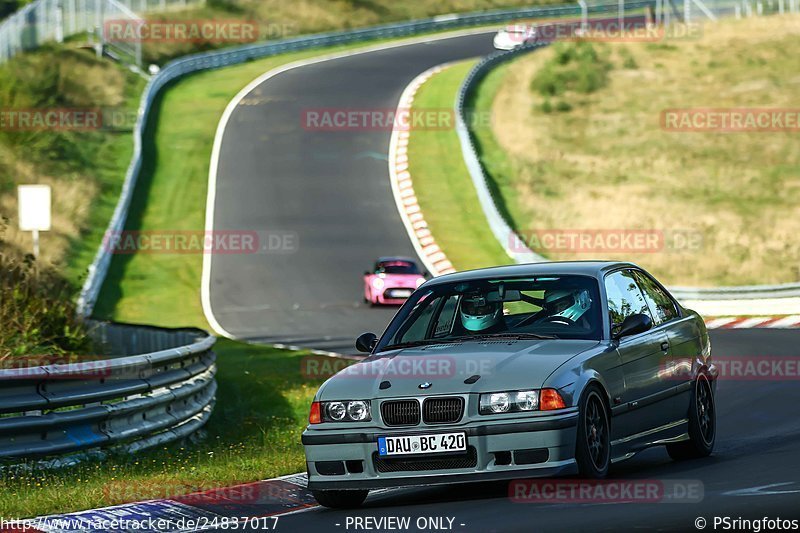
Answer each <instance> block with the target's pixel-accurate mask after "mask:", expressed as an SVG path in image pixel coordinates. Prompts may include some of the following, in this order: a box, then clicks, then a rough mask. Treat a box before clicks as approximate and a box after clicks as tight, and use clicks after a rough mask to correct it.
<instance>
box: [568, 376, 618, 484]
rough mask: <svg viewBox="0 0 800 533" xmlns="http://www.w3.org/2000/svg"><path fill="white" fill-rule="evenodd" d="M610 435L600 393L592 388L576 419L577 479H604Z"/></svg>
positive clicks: (606, 469) (606, 472) (604, 405)
mask: <svg viewBox="0 0 800 533" xmlns="http://www.w3.org/2000/svg"><path fill="white" fill-rule="evenodd" d="M610 434H611V431H610V425H609V417H608V409H606V403H605V402H604V401H603V398H602V396H601V392H600V389H598V388H597V387H595V386H592V387H590V388H588V389H586V391H585V392H584V394H583V398H582V399H581V406H580V411H579V415H578V440H577V443H576V445H575V461H576V462H577V463H578V473H579V474H580V475H581V476H583V477H585V478H589V479H601V478H604V477H606V475H607V474H608V466H609V463H610V462H611V439H610Z"/></svg>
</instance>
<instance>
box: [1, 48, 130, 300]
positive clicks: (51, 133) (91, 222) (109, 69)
mask: <svg viewBox="0 0 800 533" xmlns="http://www.w3.org/2000/svg"><path fill="white" fill-rule="evenodd" d="M143 87H144V80H143V79H142V78H140V77H139V76H137V75H135V74H133V73H131V72H130V71H128V70H127V69H125V68H124V67H122V66H120V65H116V64H114V63H112V62H110V61H107V60H101V59H97V58H96V57H95V55H94V54H93V53H92V52H91V51H88V50H76V49H72V48H71V45H63V46H56V45H48V46H45V47H43V48H41V49H39V50H37V51H36V52H32V53H26V54H22V55H20V56H17V57H15V58H13V59H12V60H11V61H9V62H7V63H5V64H3V65H0V102H2V104H1V105H2V107H3V108H4V109H5V110H14V109H20V110H26V109H64V108H68V109H79V110H80V109H115V110H117V111H118V112H119V113H120V114H124V115H125V116H129V115H134V114H135V110H136V108H137V107H138V99H139V94H140V92H141V90H142V88H143ZM131 153H132V145H131V136H130V129H127V130H125V129H123V130H107V129H101V130H92V131H76V130H69V129H61V130H58V129H54V130H39V131H13V128H10V127H8V128H6V127H3V128H2V131H0V218H7V219H8V220H9V224H8V226H7V227H6V228H5V230H4V231H3V233H2V235H0V237H1V238H2V239H3V241H4V242H3V243H0V251H2V250H3V249H5V250H6V251H9V252H11V253H15V254H20V253H29V252H30V250H31V244H30V239H31V238H30V234H29V233H27V232H19V231H18V230H17V221H16V219H17V213H16V189H15V186H16V185H17V184H20V183H42V184H47V185H50V186H51V188H52V203H53V205H52V217H53V229H52V231H48V232H43V233H42V234H41V250H42V255H41V263H43V264H45V265H54V266H56V267H57V268H58V269H59V270H60V271H61V272H62V274H63V275H64V277H65V278H66V279H67V280H68V281H69V283H70V284H71V285H73V287H74V288H77V287H79V286H80V283H81V281H82V278H83V277H84V275H85V270H86V265H88V264H89V263H91V260H92V258H93V257H94V254H95V252H96V251H97V248H98V246H99V245H100V243H101V241H102V236H103V233H104V231H105V228H106V225H107V224H108V220H109V218H111V213H113V211H114V207H115V206H116V203H117V200H118V199H119V192H120V188H121V185H122V181H123V179H124V177H125V171H126V169H127V166H128V163H129V161H130V157H131Z"/></svg>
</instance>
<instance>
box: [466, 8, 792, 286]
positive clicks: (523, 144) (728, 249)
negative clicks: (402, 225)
mask: <svg viewBox="0 0 800 533" xmlns="http://www.w3.org/2000/svg"><path fill="white" fill-rule="evenodd" d="M795 25H796V21H794V19H793V18H792V17H790V16H777V15H776V16H769V17H760V18H758V19H756V20H754V21H753V22H752V23H750V22H744V21H736V20H724V21H720V22H719V23H716V24H713V25H708V26H706V27H705V29H704V35H703V37H702V38H701V39H699V40H691V41H671V42H670V43H669V44H665V43H651V44H643V43H601V44H597V45H595V48H596V49H597V54H596V55H597V56H598V57H601V58H602V62H603V63H604V64H605V65H606V66H605V67H604V68H607V69H608V70H607V72H605V74H602V75H600V74H598V73H597V72H596V69H597V68H599V67H597V66H596V65H595V66H594V67H592V68H590V69H589V70H590V71H591V72H589V74H591V75H590V76H589V78H590V82H589V83H586V84H584V85H581V83H577V81H579V80H580V76H576V75H575V72H574V71H569V72H567V74H568V75H567V76H566V77H565V76H558V75H557V74H564V72H563V71H562V70H559V69H560V68H562V67H561V66H562V65H564V64H565V62H564V61H563V57H562V56H564V55H565V54H566V55H567V56H569V57H570V58H573V57H578V56H580V55H581V54H582V53H587V54H586V55H592V54H588V48H586V46H585V45H583V44H581V43H577V44H576V43H572V44H568V43H563V44H561V45H559V46H556V47H548V48H547V49H543V50H540V51H537V52H534V53H532V54H527V55H524V56H521V57H520V58H518V59H516V60H514V61H513V62H512V63H509V64H508V65H506V66H504V67H502V68H500V69H498V70H496V71H495V72H493V73H492V74H491V75H490V76H489V77H487V78H486V79H485V80H484V81H483V82H482V83H481V84H480V86H479V88H478V94H477V97H476V98H475V100H474V102H473V105H474V107H475V109H476V110H477V112H478V113H479V114H480V113H490V114H491V115H492V117H493V118H494V120H493V121H492V122H491V124H489V125H488V126H480V127H476V128H474V129H473V132H474V134H475V136H476V137H477V139H478V145H479V152H480V158H481V160H482V161H483V164H484V167H485V168H486V169H487V172H488V174H489V175H490V176H491V179H492V181H493V182H494V186H495V190H496V191H497V198H498V199H499V202H498V203H499V204H500V206H501V209H502V210H504V211H505V212H506V215H507V219H508V220H509V221H510V222H511V225H512V227H514V228H515V229H516V230H518V231H520V232H522V233H523V234H526V233H528V232H530V231H531V230H545V231H546V230H548V229H558V228H561V229H571V230H577V231H581V230H582V229H585V230H602V229H623V228H625V229H631V230H636V229H645V230H654V231H658V232H662V234H663V235H664V247H663V248H661V249H659V250H655V251H653V250H643V251H635V250H634V251H626V252H618V253H609V252H601V251H592V250H582V251H577V252H570V251H560V250H546V249H544V250H538V251H539V252H540V253H542V254H543V255H546V256H547V257H549V258H551V259H557V260H572V259H592V258H602V259H623V260H629V261H634V262H636V263H638V264H640V265H641V266H643V267H645V268H647V269H648V270H650V271H652V272H653V273H654V274H655V275H656V276H658V277H659V278H660V279H662V280H663V281H664V282H665V283H667V284H673V285H689V286H719V285H748V284H763V283H767V284H769V283H784V282H792V281H797V280H798V279H800V269H798V267H797V265H798V261H800V239H798V238H797V235H798V232H799V231H800V219H798V217H797V216H796V207H797V205H798V198H800V196H798V195H799V194H800V187H798V183H800V152H798V151H797V150H796V134H795V133H792V132H791V131H786V132H769V133H764V132H737V133H718V132H710V133H703V132H697V131H689V132H672V131H666V130H665V129H663V128H662V127H661V125H660V120H661V119H660V117H661V112H662V110H665V109H685V108H728V109H736V108H773V109H793V108H795V107H796V106H797V103H798V98H797V94H798V93H797V91H796V83H797V80H796V79H795V78H793V77H792V74H791V69H790V68H789V64H790V63H791V58H793V57H794V56H795V55H796V54H797V51H798V42H797V40H796V39H795V38H794V33H793V32H794V27H795ZM582 47H583V49H582ZM566 63H569V64H570V65H571V64H573V63H574V62H572V61H568V62H566ZM578 63H580V62H578ZM591 63H592V64H593V65H594V64H595V63H596V62H591ZM587 72H588V71H587ZM548 74H549V75H548ZM604 77H605V79H604V80H601V81H602V82H598V79H600V78H604ZM701 78H702V79H703V83H702V84H698V83H697V80H698V79H701ZM576 80H577V81H576ZM592 80H594V81H592ZM545 82H546V83H545ZM570 85H571V86H570ZM532 87H533V89H532ZM653 87H659V90H657V91H653V90H652V88H653ZM551 88H552V89H553V90H549V89H551ZM554 95H558V101H556V100H555V99H554ZM551 99H552V104H553V105H552V108H551V109H545V108H546V107H547V106H546V105H545V104H547V103H548V101H550V100H551ZM561 102H566V103H567V104H568V106H564V107H563V108H562V109H560V110H559V109H558V108H557V104H559V103H561ZM482 124H483V123H482ZM665 213H669V215H665ZM765 228H769V229H768V230H765ZM681 235H688V236H690V237H691V238H692V239H694V240H693V242H695V243H699V244H697V245H689V246H686V245H684V242H685V241H684V240H683V239H681V238H680V236H681ZM774 258H777V259H779V260H778V261H777V262H776V261H775V260H774ZM731 263H733V264H736V265H737V266H736V268H735V269H731V268H730V267H729V266H730V264H731Z"/></svg>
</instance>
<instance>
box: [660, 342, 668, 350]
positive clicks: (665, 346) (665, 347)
mask: <svg viewBox="0 0 800 533" xmlns="http://www.w3.org/2000/svg"><path fill="white" fill-rule="evenodd" d="M661 350H663V351H665V352H666V351H667V350H669V343H668V342H667V341H664V342H662V343H661Z"/></svg>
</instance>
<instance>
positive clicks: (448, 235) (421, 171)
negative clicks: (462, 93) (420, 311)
mask: <svg viewBox="0 0 800 533" xmlns="http://www.w3.org/2000/svg"><path fill="white" fill-rule="evenodd" d="M474 64H475V62H474V61H464V62H461V63H458V64H456V65H453V66H451V67H449V68H447V69H445V70H443V71H442V72H440V73H438V74H436V75H434V76H433V77H431V78H430V79H429V80H428V81H427V82H426V83H425V84H424V85H423V86H422V87H421V88H420V89H419V91H418V92H417V94H416V96H415V97H414V103H413V105H412V107H413V109H414V110H424V109H433V110H438V109H452V108H453V105H454V102H455V97H456V94H457V92H458V88H459V86H460V84H461V81H462V80H463V79H464V77H465V76H466V74H467V72H469V70H470V69H471V68H472V66H473V65H474ZM408 156H409V172H410V173H411V178H412V182H413V185H414V191H415V193H416V195H417V198H418V200H419V204H420V207H421V208H422V212H423V213H424V215H425V220H426V221H427V223H428V226H429V228H430V230H431V233H432V234H433V236H434V238H435V239H436V242H437V244H438V245H439V247H440V248H441V249H442V250H443V251H444V253H445V254H446V255H447V258H448V259H449V260H450V261H451V262H452V263H453V266H454V267H455V268H456V269H458V270H468V269H473V268H481V267H486V266H493V265H500V264H509V263H511V259H510V258H509V257H508V255H506V253H505V252H504V251H503V249H502V248H501V247H500V245H499V243H498V242H497V240H496V239H495V237H494V235H493V234H492V232H491V230H490V229H489V226H488V225H487V224H486V217H485V215H484V214H483V210H482V209H481V206H480V203H479V201H478V195H477V193H476V191H475V186H474V185H473V184H472V180H471V179H470V175H469V172H468V171H467V168H466V166H465V165H464V160H463V158H462V157H461V145H460V143H459V140H458V135H457V134H456V132H455V130H454V129H453V128H446V129H428V130H426V129H420V130H415V131H412V133H411V135H410V137H409V145H408Z"/></svg>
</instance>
